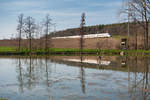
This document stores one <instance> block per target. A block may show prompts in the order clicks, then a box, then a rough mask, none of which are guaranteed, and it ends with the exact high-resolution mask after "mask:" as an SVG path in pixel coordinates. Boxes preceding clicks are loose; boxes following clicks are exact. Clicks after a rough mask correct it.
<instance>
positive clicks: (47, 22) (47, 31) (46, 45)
mask: <svg viewBox="0 0 150 100" xmlns="http://www.w3.org/2000/svg"><path fill="white" fill-rule="evenodd" d="M50 25H51V19H50V17H49V15H48V14H47V15H46V20H45V21H44V26H45V51H46V52H47V51H48V40H49V39H48V35H49V32H50Z"/></svg>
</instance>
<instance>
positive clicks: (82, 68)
mask: <svg viewBox="0 0 150 100" xmlns="http://www.w3.org/2000/svg"><path fill="white" fill-rule="evenodd" d="M80 61H81V62H80V63H81V66H80V67H81V69H80V81H81V87H82V92H83V93H85V88H86V87H85V71H84V67H83V56H82V55H81V56H80Z"/></svg>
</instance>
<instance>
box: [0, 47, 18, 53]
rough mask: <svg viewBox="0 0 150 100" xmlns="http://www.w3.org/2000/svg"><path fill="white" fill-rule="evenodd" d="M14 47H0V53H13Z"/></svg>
mask: <svg viewBox="0 0 150 100" xmlns="http://www.w3.org/2000/svg"><path fill="white" fill-rule="evenodd" d="M15 51H16V48H15V47H0V52H15Z"/></svg>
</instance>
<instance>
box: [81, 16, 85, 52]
mask: <svg viewBox="0 0 150 100" xmlns="http://www.w3.org/2000/svg"><path fill="white" fill-rule="evenodd" d="M84 26H85V13H83V14H82V16H81V24H80V36H81V37H80V52H81V53H82V51H83V43H84V40H83V37H84V34H85V29H84Z"/></svg>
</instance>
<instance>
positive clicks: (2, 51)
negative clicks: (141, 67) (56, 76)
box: [0, 47, 150, 55]
mask: <svg viewBox="0 0 150 100" xmlns="http://www.w3.org/2000/svg"><path fill="white" fill-rule="evenodd" d="M122 51H123V52H124V54H125V55H150V50H148V51H146V50H98V49H83V50H82V53H83V54H96V55H120V53H121V52H122ZM80 52H81V51H80V49H62V48H50V49H48V50H47V51H45V49H33V50H32V51H31V52H30V50H29V49H22V50H20V51H18V50H17V48H15V47H0V55H29V54H36V55H42V54H43V55H44V54H64V55H67V54H68V55H69V54H77V55H78V54H80Z"/></svg>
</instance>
